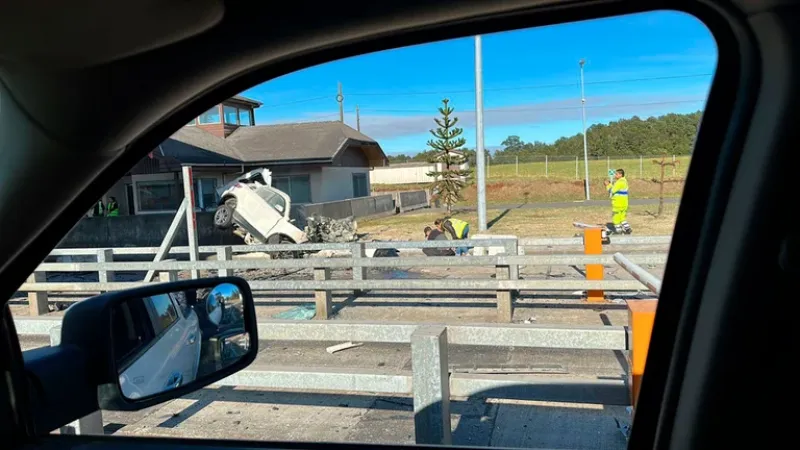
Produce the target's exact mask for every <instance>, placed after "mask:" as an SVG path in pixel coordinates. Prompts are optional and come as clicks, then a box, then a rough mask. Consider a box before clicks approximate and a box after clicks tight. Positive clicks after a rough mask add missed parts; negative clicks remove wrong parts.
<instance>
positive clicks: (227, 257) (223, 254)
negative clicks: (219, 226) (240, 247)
mask: <svg viewBox="0 0 800 450" xmlns="http://www.w3.org/2000/svg"><path fill="white" fill-rule="evenodd" d="M232 260H233V249H231V247H230V246H226V247H220V248H218V249H217V261H232ZM231 275H233V270H231V269H218V270H217V276H219V277H229V276H231Z"/></svg>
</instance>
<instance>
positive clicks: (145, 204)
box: [136, 180, 183, 212]
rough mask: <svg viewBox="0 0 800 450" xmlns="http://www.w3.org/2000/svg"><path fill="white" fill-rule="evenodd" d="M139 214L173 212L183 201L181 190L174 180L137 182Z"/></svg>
mask: <svg viewBox="0 0 800 450" xmlns="http://www.w3.org/2000/svg"><path fill="white" fill-rule="evenodd" d="M136 193H137V197H138V202H139V205H138V206H139V212H169V211H175V210H177V209H178V207H179V206H180V204H181V201H182V200H183V190H182V189H181V187H180V186H179V185H178V182H177V181H175V180H160V181H138V182H136Z"/></svg>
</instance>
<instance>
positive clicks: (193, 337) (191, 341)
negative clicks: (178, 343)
mask: <svg viewBox="0 0 800 450" xmlns="http://www.w3.org/2000/svg"><path fill="white" fill-rule="evenodd" d="M195 342H197V334H195V333H192V334H190V335H189V338H188V339H186V345H194V343H195Z"/></svg>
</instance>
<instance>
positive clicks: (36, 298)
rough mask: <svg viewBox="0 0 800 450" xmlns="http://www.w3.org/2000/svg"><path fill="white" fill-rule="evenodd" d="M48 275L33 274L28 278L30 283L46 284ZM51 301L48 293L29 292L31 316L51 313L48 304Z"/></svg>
mask: <svg viewBox="0 0 800 450" xmlns="http://www.w3.org/2000/svg"><path fill="white" fill-rule="evenodd" d="M46 282H47V274H46V273H45V272H33V273H32V274H30V276H28V283H46ZM48 301H49V298H48V295H47V292H45V291H39V292H35V291H32V292H28V311H30V312H29V314H30V315H31V316H40V315H42V314H47V313H49V312H50V308H48V306H47V303H48Z"/></svg>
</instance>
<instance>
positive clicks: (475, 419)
mask: <svg viewBox="0 0 800 450" xmlns="http://www.w3.org/2000/svg"><path fill="white" fill-rule="evenodd" d="M20 342H21V344H22V347H23V350H26V349H30V348H36V347H40V346H45V345H48V339H47V338H45V337H41V338H39V337H36V338H31V337H23V338H22V339H21V341H20ZM259 344H260V345H259V347H260V350H259V355H258V358H257V359H256V362H255V363H253V365H252V366H251V367H250V369H253V370H258V369H264V368H268V367H270V366H297V367H310V366H314V367H328V368H339V367H347V368H383V369H386V370H388V371H401V370H402V371H408V370H410V368H411V361H410V348H409V346H408V345H394V344H365V345H364V346H363V347H358V348H354V349H350V350H346V351H342V352H339V353H336V354H333V355H331V354H328V353H327V352H326V351H325V348H326V347H327V346H328V345H330V344H331V343H329V342H260V343H259ZM449 358H450V362H451V368H452V370H455V371H467V370H474V369H489V370H502V369H504V368H505V369H509V370H511V371H512V372H513V371H516V370H519V369H521V368H527V369H528V370H529V371H531V372H539V373H542V374H548V375H549V376H559V377H579V378H596V377H611V378H618V377H621V376H623V374H624V373H625V372H626V370H627V366H626V362H625V357H624V355H622V354H621V352H612V351H589V350H584V351H573V350H555V349H523V348H509V347H472V346H451V347H450V351H449ZM542 376H547V375H542ZM615 417H616V418H619V419H622V420H625V419H626V418H627V416H626V412H625V408H624V407H620V406H608V405H593V404H575V403H571V404H568V403H554V402H540V401H520V400H497V399H484V398H461V399H454V401H453V403H452V428H453V440H454V444H456V445H479V446H493V447H526V448H537V447H539V448H577V449H601V448H602V449H616V448H620V449H622V448H624V447H625V440H624V438H623V436H622V434H621V433H620V432H619V431H618V430H617V428H616V423H615V421H614V418H615ZM103 419H104V428H105V430H106V433H109V434H110V433H114V434H121V435H135V436H172V437H188V438H236V439H256V440H280V441H330V442H367V443H376V444H389V443H403V444H411V443H414V428H413V423H414V422H413V408H412V403H411V399H410V398H404V397H391V396H370V395H360V394H347V393H336V394H332V393H320V392H316V393H314V392H301V393H298V392H281V391H272V390H268V389H255V388H232V387H217V388H215V387H212V388H206V389H203V390H201V391H199V392H195V393H193V394H190V395H188V396H186V397H184V398H181V399H178V400H174V401H171V402H168V403H166V404H164V405H159V406H156V407H153V408H150V409H148V410H145V411H139V412H133V413H130V412H125V413H120V412H110V411H104V412H103Z"/></svg>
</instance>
